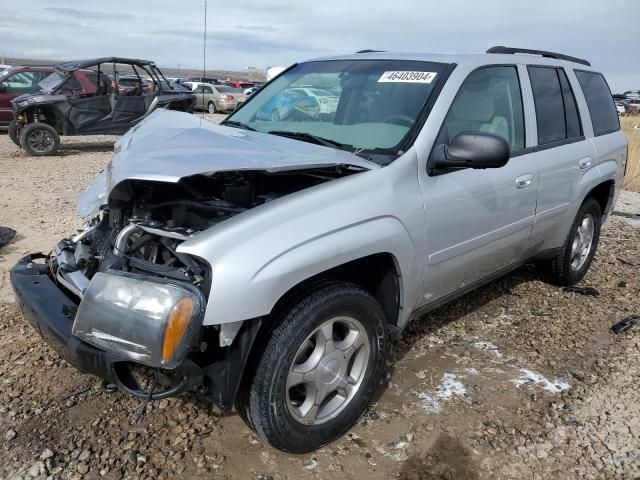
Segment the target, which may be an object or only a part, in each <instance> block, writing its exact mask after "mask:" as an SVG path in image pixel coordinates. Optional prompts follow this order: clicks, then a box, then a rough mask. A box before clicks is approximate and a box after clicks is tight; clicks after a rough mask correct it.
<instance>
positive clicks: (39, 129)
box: [20, 122, 60, 157]
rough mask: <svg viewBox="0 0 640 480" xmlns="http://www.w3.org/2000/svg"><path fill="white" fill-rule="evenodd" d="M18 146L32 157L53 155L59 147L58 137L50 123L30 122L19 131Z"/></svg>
mask: <svg viewBox="0 0 640 480" xmlns="http://www.w3.org/2000/svg"><path fill="white" fill-rule="evenodd" d="M20 146H21V147H22V149H23V150H24V151H25V152H27V153H28V154H29V155H31V156H33V157H42V156H44V155H53V154H54V153H56V152H57V151H58V148H59V147H60V137H59V136H58V132H56V130H55V128H53V127H52V126H51V125H48V124H46V123H44V122H37V123H30V124H29V125H27V126H26V127H24V128H23V129H22V131H21V132H20Z"/></svg>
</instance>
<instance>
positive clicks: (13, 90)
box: [0, 65, 53, 127]
mask: <svg viewBox="0 0 640 480" xmlns="http://www.w3.org/2000/svg"><path fill="white" fill-rule="evenodd" d="M52 72H53V67H51V66H42V67H34V66H26V65H25V66H18V67H10V68H8V69H7V70H3V71H2V72H0V127H7V126H9V123H11V120H13V110H12V108H11V100H13V99H14V98H16V97H18V96H20V95H23V94H25V93H35V92H37V91H39V90H40V87H38V83H39V82H40V80H43V79H44V78H45V77H48V76H49V74H50V73H52Z"/></svg>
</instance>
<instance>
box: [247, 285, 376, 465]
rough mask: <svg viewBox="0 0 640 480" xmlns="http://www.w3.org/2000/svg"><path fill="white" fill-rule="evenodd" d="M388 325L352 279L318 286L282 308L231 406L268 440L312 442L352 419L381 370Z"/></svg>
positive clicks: (286, 444)
mask: <svg viewBox="0 0 640 480" xmlns="http://www.w3.org/2000/svg"><path fill="white" fill-rule="evenodd" d="M386 338H387V326H386V321H385V318H384V314H383V312H382V310H381V308H380V305H379V304H378V303H377V302H376V300H375V299H374V298H373V297H372V296H371V295H370V294H369V293H368V292H366V291H365V290H363V289H362V288H360V287H358V286H357V285H353V284H344V283H331V284H326V285H325V286H323V287H320V288H319V289H317V290H316V291H315V292H313V293H311V294H310V295H308V296H307V297H306V298H304V299H303V300H301V301H299V302H297V303H296V304H294V305H292V306H291V307H290V308H288V309H287V310H286V311H285V312H284V314H283V315H281V316H280V322H279V323H278V325H277V326H276V328H275V329H274V330H273V332H272V334H271V336H270V337H269V339H268V340H267V341H266V346H265V348H264V350H263V351H262V352H261V353H260V354H259V355H258V357H259V358H254V359H253V360H254V361H253V362H252V365H253V366H252V367H250V370H249V371H248V374H247V376H246V378H245V379H244V381H243V385H242V387H241V389H240V392H239V394H238V399H237V402H236V408H237V409H238V410H239V411H240V413H241V415H242V416H243V417H244V418H245V419H246V420H247V423H248V424H249V426H251V428H253V429H254V430H255V431H256V432H257V433H258V434H259V435H260V436H261V437H262V438H263V439H264V440H266V441H267V442H268V443H269V444H271V445H272V446H274V447H276V448H279V449H281V450H284V451H287V452H293V453H304V452H309V451H312V450H315V449H317V448H319V447H321V446H322V445H325V444H326V443H329V442H331V441H333V440H335V439H337V438H338V437H340V436H341V435H343V434H344V433H345V432H346V431H347V430H349V428H351V427H352V426H353V424H354V423H355V422H356V421H357V420H358V418H359V417H360V415H361V414H362V412H363V411H364V409H365V408H366V406H367V405H368V403H369V402H370V400H371V398H372V396H373V394H374V393H375V391H376V390H377V388H378V386H379V384H380V382H381V381H382V379H383V378H384V372H385V362H386V352H387V341H386Z"/></svg>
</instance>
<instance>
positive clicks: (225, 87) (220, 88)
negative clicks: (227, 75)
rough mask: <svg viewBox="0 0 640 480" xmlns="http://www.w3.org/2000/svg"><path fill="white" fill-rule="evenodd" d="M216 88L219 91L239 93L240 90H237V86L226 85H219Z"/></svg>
mask: <svg viewBox="0 0 640 480" xmlns="http://www.w3.org/2000/svg"><path fill="white" fill-rule="evenodd" d="M216 90H218V91H219V92H230V93H238V90H236V89H235V88H231V87H227V86H226V85H220V86H219V87H216Z"/></svg>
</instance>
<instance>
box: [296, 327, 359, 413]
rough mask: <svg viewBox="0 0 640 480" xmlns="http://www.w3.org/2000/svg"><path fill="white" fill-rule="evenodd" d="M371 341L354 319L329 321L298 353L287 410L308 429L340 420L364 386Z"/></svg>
mask: <svg viewBox="0 0 640 480" xmlns="http://www.w3.org/2000/svg"><path fill="white" fill-rule="evenodd" d="M369 355H370V346H369V337H368V335H367V332H366V330H365V327H364V326H363V325H362V323H360V322H359V321H358V320H356V319H355V318H352V317H336V318H331V319H329V320H326V321H325V322H324V323H322V324H321V325H320V326H319V327H318V328H316V329H315V330H314V331H313V332H312V333H311V334H310V335H309V336H308V337H307V338H306V340H305V341H304V342H303V343H302V346H301V347H300V348H299V349H298V351H297V353H296V355H295V357H294V361H293V364H292V365H291V367H290V369H289V374H288V376H287V385H286V389H287V408H288V410H289V413H290V414H291V415H292V417H293V418H294V419H295V420H296V421H298V422H300V423H302V424H305V425H319V424H322V423H324V422H326V421H328V420H331V419H332V418H335V417H336V416H338V415H339V414H340V413H341V412H342V411H343V410H344V409H345V408H346V407H347V405H348V404H349V402H350V401H351V400H352V399H353V397H354V396H355V395H356V393H357V392H358V390H359V389H360V387H361V386H362V380H363V379H364V376H365V373H366V370H367V365H368V363H369Z"/></svg>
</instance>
